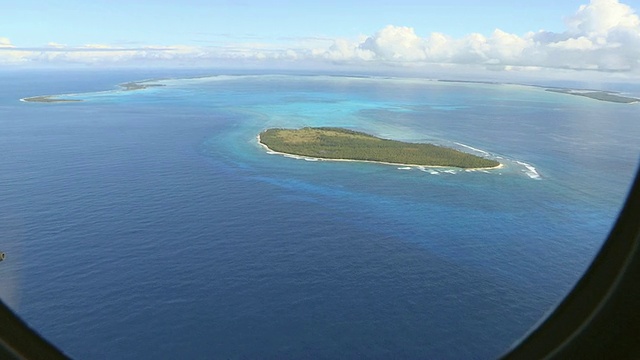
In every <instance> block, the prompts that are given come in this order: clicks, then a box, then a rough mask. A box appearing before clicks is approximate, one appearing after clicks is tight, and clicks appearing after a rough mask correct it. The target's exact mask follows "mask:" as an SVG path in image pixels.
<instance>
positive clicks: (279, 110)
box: [0, 70, 640, 359]
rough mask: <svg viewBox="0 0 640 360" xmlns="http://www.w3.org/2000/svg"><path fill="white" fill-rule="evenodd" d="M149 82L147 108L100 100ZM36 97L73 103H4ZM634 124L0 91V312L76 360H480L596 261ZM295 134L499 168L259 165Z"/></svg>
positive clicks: (257, 96)
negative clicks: (310, 131) (369, 142)
mask: <svg viewBox="0 0 640 360" xmlns="http://www.w3.org/2000/svg"><path fill="white" fill-rule="evenodd" d="M196 75H212V76H210V77H197V78H194V76H196ZM150 78H162V79H165V80H159V81H156V82H155V83H160V84H164V85H166V86H164V87H153V88H147V89H144V90H138V91H122V90H121V88H119V87H118V86H117V84H119V83H124V82H128V81H136V80H144V79H150ZM181 78H182V79H181ZM634 89H635V90H634ZM625 90H626V91H637V92H638V93H640V88H638V87H636V88H634V87H633V86H627V87H626V88H625ZM638 93H635V94H634V95H636V96H637V95H639V94H638ZM46 94H71V95H67V96H65V97H66V98H71V99H82V100H84V101H83V102H75V103H50V104H46V103H28V102H21V101H20V100H19V99H21V98H24V97H28V96H37V95H46ZM639 106H640V104H632V105H625V104H615V103H607V102H601V101H596V100H592V99H588V98H584V97H578V96H571V95H565V94H557V93H551V92H547V91H544V89H543V88H539V87H527V86H519V85H505V84H502V85H501V84H475V83H448V82H439V81H432V80H425V79H407V78H405V79H403V78H384V77H346V76H325V75H322V76H308V75H268V74H265V75H261V74H257V73H255V74H244V75H243V74H239V75H238V74H233V73H230V72H228V71H227V72H220V71H219V72H216V71H207V72H205V71H199V72H198V71H191V72H189V71H170V70H165V71H133V70H130V71H125V70H122V71H110V72H107V71H98V70H84V71H70V70H69V71H51V72H45V71H27V70H21V71H11V72H10V71H4V72H0V251H3V252H5V253H6V260H5V261H3V262H2V263H0V297H1V298H2V300H3V301H5V302H6V303H8V304H9V305H10V306H11V307H12V308H13V309H14V310H15V311H16V312H17V313H18V314H20V315H21V316H22V317H23V318H24V319H25V320H26V321H27V322H28V323H29V324H30V325H31V326H33V327H34V328H36V329H37V330H38V331H39V332H41V334H42V335H44V336H45V337H46V338H48V339H49V340H51V341H52V342H53V343H55V344H56V345H57V346H59V347H60V348H61V349H62V350H63V351H65V352H66V353H67V354H69V355H70V356H72V357H75V358H78V359H159V358H183V359H215V358H220V359H304V358H370V359H375V358H379V359H384V358H434V359H491V358H495V357H497V356H499V355H500V354H502V353H503V352H504V351H506V350H507V349H508V348H509V347H510V346H511V345H512V344H514V342H516V341H518V339H520V338H521V337H522V336H524V335H525V334H526V333H527V331H529V330H530V329H531V327H532V326H534V325H535V324H536V323H537V322H538V321H540V319H542V318H543V317H544V316H545V314H547V313H548V312H549V311H550V310H551V309H552V308H553V307H554V305H555V304H557V303H558V302H559V301H560V300H561V298H562V297H563V296H564V295H565V294H566V293H567V292H568V291H569V290H570V289H571V287H572V286H573V285H574V284H575V282H576V281H577V280H578V278H579V277H580V276H581V274H582V273H583V272H584V271H585V269H586V268H587V267H588V265H589V263H590V261H591V260H592V259H593V257H594V255H595V254H596V253H597V251H598V249H599V247H600V246H601V245H602V243H603V241H604V239H605V237H606V236H607V234H608V232H609V230H610V228H611V226H612V223H613V221H614V219H615V218H616V216H617V213H618V211H619V209H620V206H621V205H622V202H623V200H624V198H625V196H626V193H627V190H628V187H629V185H630V183H631V179H632V176H633V175H634V173H635V171H636V168H637V166H638V159H639V154H640V147H639V146H638V145H639V139H640V111H639V109H640V107H639ZM303 126H339V127H347V128H350V129H354V130H359V131H365V132H368V133H371V134H373V135H377V136H381V137H386V138H393V139H397V140H404V141H413V142H432V143H436V144H440V145H445V146H451V147H455V148H459V149H462V150H465V151H469V152H472V153H475V154H480V155H482V156H487V157H490V158H493V159H497V160H499V161H501V162H502V163H503V164H504V165H505V166H504V167H503V168H502V169H497V170H491V171H462V170H455V169H433V168H416V167H410V168H404V167H402V166H392V165H382V164H371V163H358V162H331V161H313V160H314V159H296V158H291V157H285V156H281V155H277V154H269V153H267V152H266V151H265V149H263V148H262V147H260V146H259V145H258V143H257V140H256V136H257V135H258V134H259V133H260V131H262V130H264V129H266V128H271V127H288V128H296V127H303Z"/></svg>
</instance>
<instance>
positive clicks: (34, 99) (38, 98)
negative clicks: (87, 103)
mask: <svg viewBox="0 0 640 360" xmlns="http://www.w3.org/2000/svg"><path fill="white" fill-rule="evenodd" d="M55 96H56V95H43V96H32V97H28V98H24V99H20V100H21V101H28V102H41V103H59V102H81V101H82V100H76V99H58V98H56V97H55Z"/></svg>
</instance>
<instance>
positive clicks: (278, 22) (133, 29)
mask: <svg viewBox="0 0 640 360" xmlns="http://www.w3.org/2000/svg"><path fill="white" fill-rule="evenodd" d="M439 3H440V4H437V5H435V4H429V1H424V0H413V1H407V0H398V1H393V2H390V1H375V0H374V1H371V0H369V1H362V0H359V1H346V0H323V1H307V2H304V1H300V0H298V1H295V0H271V1H265V0H261V1H258V0H251V1H231V0H228V1H205V0H181V1H161V0H153V1H152V0H142V1H141V0H136V1H131V0H109V1H105V0H92V1H85V0H82V1H79V0H66V1H49V2H46V1H41V0H21V1H15V2H14V4H13V5H12V6H9V7H5V9H3V19H2V25H0V36H3V37H7V38H9V39H11V40H12V41H13V42H14V43H15V44H19V45H21V46H29V47H36V46H42V45H45V44H47V43H49V42H56V43H61V44H68V45H76V46H77V45H83V44H92V43H105V44H112V45H116V44H157V45H171V44H185V45H197V44H199V43H201V42H208V41H212V39H213V40H220V41H222V40H224V39H229V38H231V39H233V38H236V39H243V40H244V39H247V38H249V39H251V38H253V39H255V38H259V39H267V40H270V41H279V40H280V39H281V38H291V37H356V36H358V35H370V34H372V33H374V32H376V31H377V30H379V29H381V28H383V27H384V26H386V25H397V26H408V27H413V28H414V29H415V30H416V33H418V34H422V35H428V34H430V33H432V32H442V33H446V34H449V35H452V36H464V35H466V34H469V33H473V32H478V33H485V34H486V33H490V32H492V31H493V30H494V29H496V28H500V29H502V30H504V31H506V32H510V33H515V34H520V35H521V34H524V33H526V32H528V31H537V30H541V29H544V30H548V31H561V30H562V29H563V27H564V24H563V19H564V18H565V17H566V16H567V15H571V14H573V13H574V12H575V11H576V10H577V9H578V7H579V6H580V5H581V4H583V3H584V1H582V0H562V1H559V0H537V1H536V2H532V3H534V4H535V5H532V4H522V3H519V2H516V1H513V0H493V1H488V0H484V1H477V0H449V1H446V2H442V1H441V2H439ZM222 35H225V36H222Z"/></svg>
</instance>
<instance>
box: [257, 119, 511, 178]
mask: <svg viewBox="0 0 640 360" xmlns="http://www.w3.org/2000/svg"><path fill="white" fill-rule="evenodd" d="M258 139H259V141H260V143H261V144H262V145H263V146H265V147H266V148H267V149H269V150H271V151H275V152H278V153H284V154H291V155H299V156H308V157H313V158H319V159H329V160H352V161H370V162H379V163H387V164H397V165H410V166H434V167H457V168H463V169H480V168H482V169H486V168H496V167H499V166H500V165H501V164H500V163H499V162H498V161H495V160H490V159H485V158H482V157H479V156H476V155H472V154H468V153H465V152H462V151H458V150H455V149H451V148H447V147H443V146H437V145H433V144H424V143H408V142H402V141H396V140H389V139H382V138H378V137H375V136H372V135H369V134H366V133H362V132H358V131H353V130H348V129H344V128H335V127H317V128H312V127H305V128H302V129H267V130H265V131H263V132H262V133H260V135H259V136H258Z"/></svg>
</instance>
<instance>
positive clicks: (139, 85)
mask: <svg viewBox="0 0 640 360" xmlns="http://www.w3.org/2000/svg"><path fill="white" fill-rule="evenodd" d="M120 86H121V87H123V88H124V90H125V91H132V90H143V89H146V88H150V87H160V86H165V85H164V84H147V83H144V82H128V83H124V84H120Z"/></svg>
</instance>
